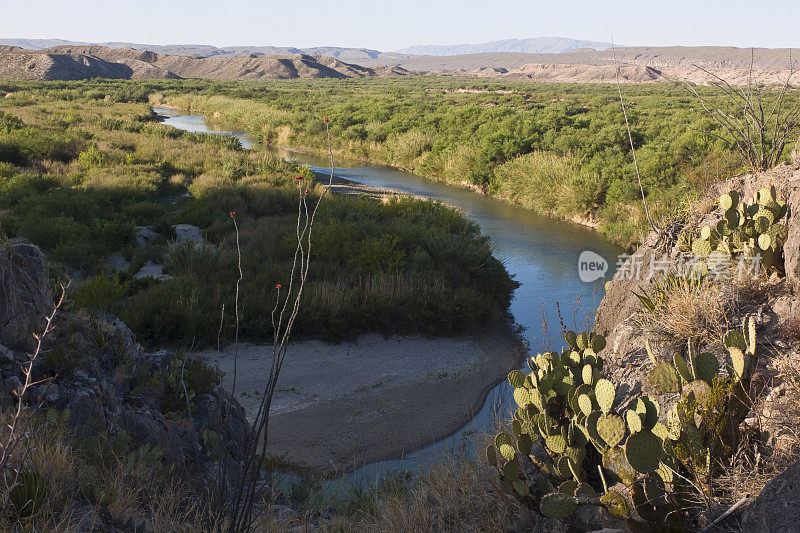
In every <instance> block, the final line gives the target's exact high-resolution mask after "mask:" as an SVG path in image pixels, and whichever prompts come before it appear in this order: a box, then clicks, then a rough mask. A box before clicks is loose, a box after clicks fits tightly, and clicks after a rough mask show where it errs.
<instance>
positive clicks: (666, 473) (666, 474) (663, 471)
mask: <svg viewBox="0 0 800 533" xmlns="http://www.w3.org/2000/svg"><path fill="white" fill-rule="evenodd" d="M656 474H658V477H660V478H661V481H663V482H664V483H672V481H673V480H674V479H675V474H674V472H673V471H672V468H670V467H669V466H668V465H667V464H666V463H664V462H661V463H659V464H658V468H657V469H656Z"/></svg>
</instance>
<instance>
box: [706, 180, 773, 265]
mask: <svg viewBox="0 0 800 533" xmlns="http://www.w3.org/2000/svg"><path fill="white" fill-rule="evenodd" d="M719 207H720V209H722V211H723V216H722V218H721V219H720V220H719V221H718V222H717V223H716V224H715V225H713V226H710V225H708V226H703V227H702V228H701V229H700V233H699V235H698V236H697V237H696V238H695V239H694V240H693V241H692V244H691V249H692V253H694V254H695V255H697V256H699V257H701V258H703V260H704V261H706V262H708V263H710V262H714V261H727V260H730V259H731V258H733V257H736V256H739V255H744V256H747V257H752V256H755V255H760V256H761V264H762V265H763V266H764V267H766V268H769V267H771V266H775V265H776V261H777V258H778V256H779V255H780V250H781V248H782V246H783V243H784V241H786V237H787V229H786V226H785V225H782V224H779V222H780V220H781V219H782V218H783V217H785V216H786V212H787V205H786V202H785V201H783V200H781V199H779V198H778V194H777V191H776V190H775V187H774V186H773V187H765V188H763V189H761V190H760V191H759V192H758V194H757V195H756V197H755V198H754V199H753V200H752V201H751V202H750V203H747V202H741V201H740V198H739V194H738V193H737V192H736V191H731V192H729V193H727V194H723V195H722V196H720V197H719ZM701 267H702V265H701ZM706 267H707V265H706Z"/></svg>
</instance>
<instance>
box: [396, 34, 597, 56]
mask: <svg viewBox="0 0 800 533" xmlns="http://www.w3.org/2000/svg"><path fill="white" fill-rule="evenodd" d="M611 46H612V45H611V43H606V42H597V41H586V40H580V39H571V38H568V37H531V38H528V39H501V40H499V41H488V42H485V43H476V44H470V43H465V44H447V45H415V46H407V47H405V48H401V49H399V50H395V53H398V54H406V55H421V56H454V55H462V54H484V53H493V52H515V53H522V54H563V53H565V52H571V51H573V50H580V49H582V48H588V49H592V50H607V49H609V48H611Z"/></svg>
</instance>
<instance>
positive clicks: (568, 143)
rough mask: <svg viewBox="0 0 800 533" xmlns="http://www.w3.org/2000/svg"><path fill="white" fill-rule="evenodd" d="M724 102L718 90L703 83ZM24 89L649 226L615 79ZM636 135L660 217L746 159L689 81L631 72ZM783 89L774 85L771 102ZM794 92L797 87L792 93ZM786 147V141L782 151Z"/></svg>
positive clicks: (15, 85)
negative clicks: (653, 80) (652, 80)
mask: <svg viewBox="0 0 800 533" xmlns="http://www.w3.org/2000/svg"><path fill="white" fill-rule="evenodd" d="M696 89H697V90H698V92H699V94H700V95H701V96H703V97H704V98H706V99H707V102H708V103H709V104H717V105H720V106H721V107H722V108H723V109H726V105H728V103H729V102H728V101H727V100H726V98H725V96H724V94H723V93H722V92H721V91H719V90H718V89H714V88H703V87H698V88H696ZM4 90H5V91H12V92H18V93H20V94H22V95H24V96H25V97H27V95H28V94H29V93H30V92H31V91H34V92H36V93H37V94H40V95H47V97H48V98H58V99H62V100H70V99H73V98H89V99H97V100H101V99H102V100H105V101H109V102H147V101H150V102H152V103H168V104H170V105H174V106H178V107H181V108H183V109H187V108H190V109H192V110H193V111H200V112H203V113H206V114H207V115H208V116H209V117H213V119H214V120H216V121H218V122H219V123H220V125H228V126H233V127H236V128H237V129H244V130H246V131H247V132H248V133H250V134H251V135H252V136H253V137H254V138H255V139H257V140H259V141H261V142H264V143H267V144H279V145H289V146H292V147H297V148H303V149H307V150H309V151H315V152H326V151H327V139H326V137H325V135H324V128H323V126H322V123H321V122H320V121H319V117H320V116H328V117H329V118H330V121H331V122H330V123H331V131H332V134H333V139H334V145H335V149H336V151H337V152H338V153H339V155H340V156H347V157H351V158H354V159H361V160H369V161H370V162H373V163H381V164H387V165H391V166H394V167H398V168H401V169H405V170H409V171H412V172H415V173H417V174H420V175H423V176H426V177H430V178H434V179H440V180H444V181H447V182H451V183H454V184H461V185H467V186H470V187H474V188H478V189H481V190H483V191H486V192H488V193H490V194H493V195H496V196H498V197H501V198H503V199H505V200H507V201H510V202H512V203H516V204H519V205H522V206H524V207H526V208H529V209H532V210H535V211H537V212H539V213H542V214H546V215H551V216H557V217H562V218H566V219H571V220H578V221H581V222H588V223H590V224H597V225H598V226H599V229H600V231H602V232H604V233H605V234H607V235H608V236H609V237H611V238H612V239H614V240H616V241H617V242H618V243H620V244H623V245H631V244H633V243H635V242H637V241H638V240H639V239H640V238H641V236H642V235H643V231H644V229H645V228H646V220H645V217H644V211H643V209H642V206H641V201H640V198H639V189H638V185H637V181H636V174H635V170H634V165H633V158H632V156H631V152H630V146H629V141H628V136H627V131H626V129H625V122H624V119H623V117H622V113H621V110H620V105H619V97H618V95H617V88H616V87H615V86H612V85H599V84H591V85H589V84H587V85H581V84H536V83H528V82H506V81H502V82H501V81H496V80H484V79H470V78H463V77H460V78H453V77H442V76H439V77H414V78H410V79H364V80H280V81H259V82H251V81H230V82H225V81H200V80H181V81H174V80H154V81H111V80H93V81H91V82H50V83H26V82H5V84H0V91H4ZM622 90H623V95H624V97H625V101H626V105H627V107H628V116H629V119H630V123H631V127H632V136H633V142H634V145H635V147H636V149H637V160H638V163H639V168H640V170H641V174H642V178H643V181H644V183H643V185H644V188H645V192H646V194H647V196H648V199H649V201H650V203H651V204H652V205H651V207H652V208H653V211H654V212H655V216H656V218H657V219H664V218H667V217H670V216H671V215H672V213H673V212H674V211H675V210H676V209H678V208H679V207H680V206H681V205H682V201H683V200H684V199H685V198H686V197H687V196H688V195H691V194H693V193H694V192H695V191H697V190H702V189H703V188H704V187H705V185H707V184H708V183H709V182H711V181H714V180H718V179H720V178H724V177H726V176H729V175H733V174H736V173H737V172H739V171H741V170H742V169H743V168H744V166H743V163H742V160H741V158H740V157H739V156H738V155H735V154H734V153H733V151H732V150H731V147H730V145H729V144H728V142H726V141H725V140H724V137H725V135H724V132H722V131H721V130H720V128H719V126H718V124H717V123H716V122H714V120H712V119H711V118H710V117H709V116H708V114H707V113H706V112H705V111H704V110H703V106H702V105H701V103H700V102H699V101H698V100H697V98H696V97H695V96H693V95H692V94H691V93H690V92H689V91H688V90H687V89H686V88H683V87H675V86H672V85H668V84H646V85H626V86H624V87H623V88H622ZM775 98H777V93H774V94H773V93H771V92H770V91H767V92H766V93H765V100H764V102H765V103H764V105H766V106H769V105H771V104H772V103H773V102H772V100H774V99H775ZM796 98H797V95H796V94H794V93H789V95H788V96H787V101H786V102H785V105H787V106H788V105H790V104H791V103H792V102H793V101H794V99H796ZM790 149H791V146H789V147H787V148H786V150H785V152H786V153H785V154H784V156H783V157H784V158H785V157H786V156H787V155H788V152H789V151H790Z"/></svg>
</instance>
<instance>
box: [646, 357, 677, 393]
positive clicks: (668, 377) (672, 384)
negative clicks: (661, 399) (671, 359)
mask: <svg viewBox="0 0 800 533" xmlns="http://www.w3.org/2000/svg"><path fill="white" fill-rule="evenodd" d="M647 380H648V381H649V382H650V385H651V386H652V387H653V388H654V389H656V390H657V391H658V392H663V393H667V392H678V391H680V389H681V382H680V379H679V378H678V374H677V373H676V372H675V367H674V366H672V365H671V364H669V363H667V362H664V361H661V362H659V363H657V364H656V366H654V367H653V369H652V370H650V372H649V373H648V374H647Z"/></svg>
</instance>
